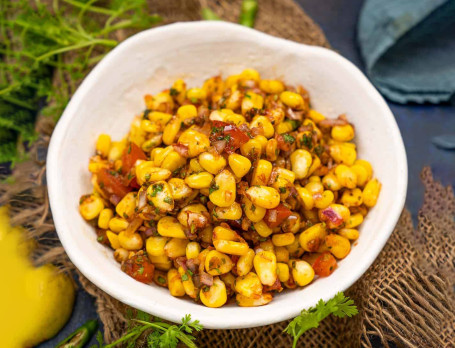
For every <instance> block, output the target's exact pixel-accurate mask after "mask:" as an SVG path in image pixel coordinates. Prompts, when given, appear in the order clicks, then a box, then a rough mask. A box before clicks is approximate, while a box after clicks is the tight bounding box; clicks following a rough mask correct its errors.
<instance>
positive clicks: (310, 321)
mask: <svg viewBox="0 0 455 348" xmlns="http://www.w3.org/2000/svg"><path fill="white" fill-rule="evenodd" d="M357 313H358V311H357V307H356V306H355V305H354V301H353V300H351V299H350V298H349V297H347V296H345V295H344V294H343V293H342V292H339V293H337V294H336V295H335V297H334V298H332V299H330V300H328V301H327V302H324V301H323V300H319V302H318V303H317V304H316V306H315V307H311V308H310V309H308V310H303V311H302V312H301V314H300V315H299V316H298V317H296V318H294V319H293V320H292V321H291V322H290V323H289V325H288V326H287V327H286V328H285V329H284V332H286V333H288V334H289V335H291V336H292V338H293V340H294V341H293V344H292V348H295V347H296V346H297V341H298V340H299V338H300V336H302V335H303V334H304V333H305V332H306V331H308V330H310V329H313V328H316V327H318V326H319V323H320V322H321V321H322V320H324V319H325V318H327V317H328V316H329V315H330V314H333V315H334V316H336V317H339V318H343V317H349V318H350V317H352V316H353V315H356V314H357Z"/></svg>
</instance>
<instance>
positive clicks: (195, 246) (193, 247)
mask: <svg viewBox="0 0 455 348" xmlns="http://www.w3.org/2000/svg"><path fill="white" fill-rule="evenodd" d="M200 252H201V246H200V244H199V243H198V242H190V243H188V244H187V245H186V258H187V259H195V258H197V257H198V256H199V253H200Z"/></svg>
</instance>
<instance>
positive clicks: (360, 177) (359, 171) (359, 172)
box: [351, 164, 369, 187]
mask: <svg viewBox="0 0 455 348" xmlns="http://www.w3.org/2000/svg"><path fill="white" fill-rule="evenodd" d="M351 170H352V171H353V172H354V173H355V174H356V176H357V186H359V187H364V186H365V184H366V183H367V182H368V180H369V178H368V171H367V170H366V169H365V167H363V166H361V165H360V164H354V165H353V166H351Z"/></svg>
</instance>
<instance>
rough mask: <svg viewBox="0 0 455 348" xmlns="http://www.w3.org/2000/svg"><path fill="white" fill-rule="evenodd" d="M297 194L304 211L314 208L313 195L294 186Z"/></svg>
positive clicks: (304, 189)
mask: <svg viewBox="0 0 455 348" xmlns="http://www.w3.org/2000/svg"><path fill="white" fill-rule="evenodd" d="M295 188H296V190H297V193H298V194H299V197H300V199H301V201H302V203H303V208H304V209H305V210H311V209H313V207H314V200H313V195H312V194H311V193H310V191H308V189H306V188H305V187H301V186H296V187H295Z"/></svg>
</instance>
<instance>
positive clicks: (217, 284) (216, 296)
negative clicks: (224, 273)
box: [199, 277, 227, 308]
mask: <svg viewBox="0 0 455 348" xmlns="http://www.w3.org/2000/svg"><path fill="white" fill-rule="evenodd" d="M199 297H200V298H201V302H202V303H203V304H204V305H206V306H207V307H212V308H218V307H221V306H222V305H224V304H225V303H226V301H227V293H226V285H225V284H224V282H223V281H222V280H221V279H220V278H218V277H216V278H215V279H214V280H213V285H212V286H210V287H207V286H205V287H203V288H202V289H201V291H200V292H199Z"/></svg>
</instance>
